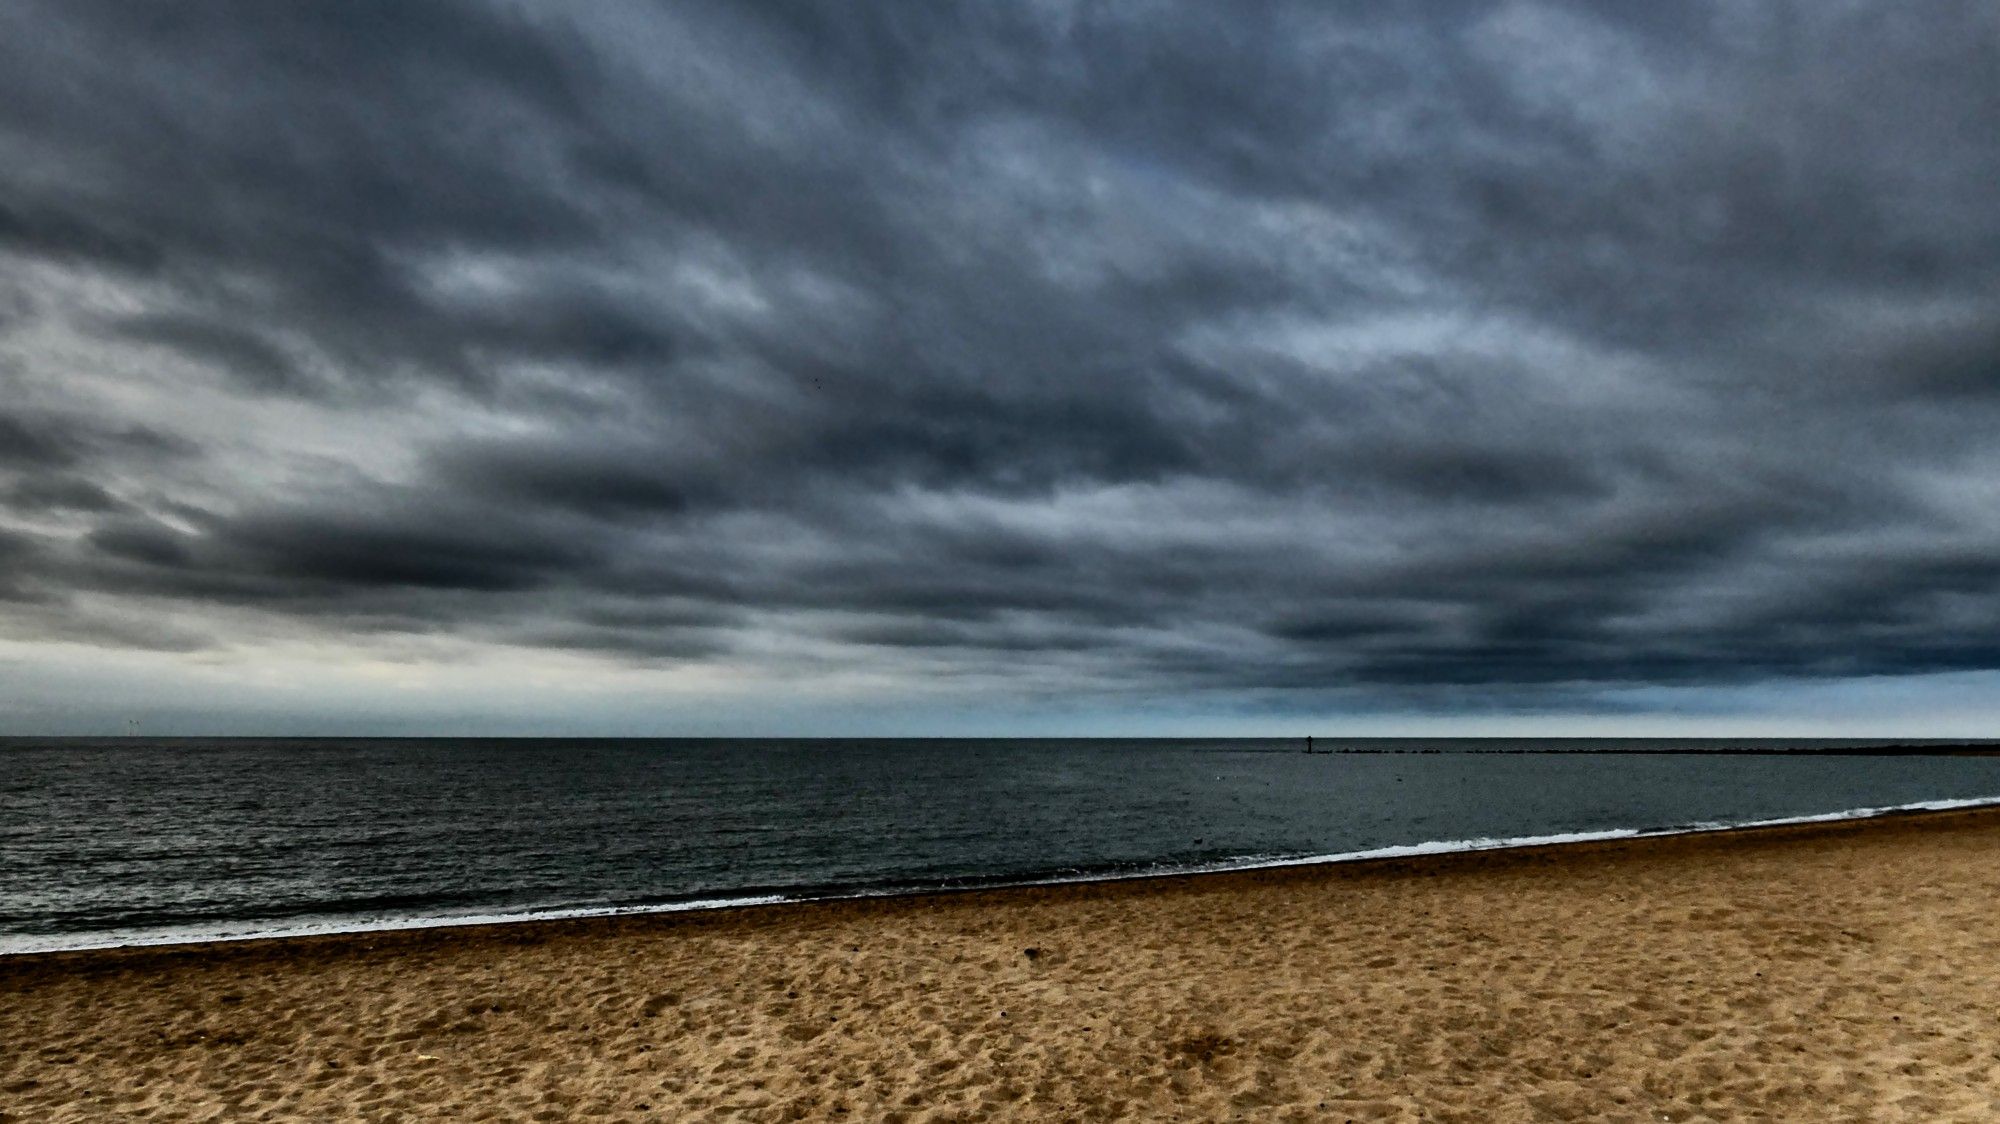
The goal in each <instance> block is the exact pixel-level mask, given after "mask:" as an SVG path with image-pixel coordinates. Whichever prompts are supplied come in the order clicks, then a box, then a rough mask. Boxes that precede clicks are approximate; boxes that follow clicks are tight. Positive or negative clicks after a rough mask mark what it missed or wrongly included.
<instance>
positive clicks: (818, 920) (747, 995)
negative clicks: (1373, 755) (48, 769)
mask: <svg viewBox="0 0 2000 1124" xmlns="http://www.w3.org/2000/svg"><path fill="white" fill-rule="evenodd" d="M1997 855H2000V807H1993V806H1984V807H1979V808H1972V809H1963V810H1947V811H1935V812H1903V813H1891V814H1886V815H1879V816H1875V817H1872V818H1868V819H1847V820H1833V821H1828V820H1820V821H1818V822H1809V823H1793V824H1788V825H1780V826H1771V827H1764V828H1756V829H1743V830H1732V831H1709V832H1703V833H1682V834H1677V835H1665V836H1659V835H1655V836H1643V837H1635V836H1625V837H1619V838H1613V839H1601V840H1597V841H1592V842H1575V843H1567V844H1555V845H1545V846H1539V847H1517V848H1509V849H1499V850H1495V849H1489V850H1484V851H1457V852H1450V853H1435V854H1428V855H1414V856H1406V857H1385V858H1379V859H1374V860H1370V861H1360V862H1346V863H1332V864H1320V865H1292V866H1287V867H1264V868H1259V869H1253V870H1239V871H1232V872H1227V873H1216V874H1192V875H1179V876H1169V877H1160V878H1149V879H1125V880H1120V881H1111V882H1095V883H1079V884H1068V885H1054V886H1030V887H1018V888H1009V889H982V890H970V891H963V892H956V893H945V894H932V895H926V896H917V897H893V898H892V897H880V898H870V899H846V900H839V901H825V902H816V903H808V904H781V905H772V906H762V907H752V908H744V909H733V910H709V911H701V912H683V913H678V914H645V915H628V916H621V917H602V918H590V919H571V920H552V921H540V922H520V923H515V924H507V925H489V926H460V927H452V928H431V929H421V930H399V931H385V932H374V933H362V934H348V935H328V936H317V937H301V938H292V939H264V940H247V941H239V942H228V943H213V944H205V945H179V946H154V947H142V948H123V949H112V950H97V951H79V952H65V953H47V954H41V955H36V956H22V957H10V958H6V959H0V1041H6V1042H9V1043H12V1044H18V1048H17V1049H14V1050H11V1051H0V1121H4V1122H6V1124H14V1122H16V1121H22V1122H25V1121H29V1120H33V1121H37V1122H41V1121H47V1122H49V1124H71V1122H76V1124H81V1122H85V1121H96V1120H103V1119H127V1118H140V1117H144V1118H149V1119H264V1120H272V1121H289V1120H325V1119H357V1120H359V1119H367V1120H390V1119H403V1120H411V1119H443V1118H455V1119H465V1120H530V1119H533V1120H569V1119H580V1118H591V1119H603V1120H615V1121H634V1122H637V1121H651V1120H659V1119H741V1120H748V1121H770V1122H773V1124H778V1122H783V1121H796V1120H880V1121H885V1122H888V1121H899V1122H901V1124H946V1122H948V1121H962V1120H968V1119H1008V1120H1134V1121H1136V1120H1147V1121H1151V1120H1187V1121H1194V1120H1204V1121H1206V1120H1224V1119H1241V1120H1288V1121H1318V1120H1350V1121H1369V1122H1374V1124H1417V1122H1418V1121H1431V1122H1447V1121H1451V1122H1459V1124H1473V1122H1475V1121H1477V1122H1481V1124H1487V1122H1491V1124H1514V1122H1520V1124H1527V1122H1530V1121H1544V1120H1551V1119H1555V1120H1566V1119H1597V1120H1609V1121H1631V1122H1635V1124H1636V1122H1638V1121H1648V1122H1658V1121H1662V1120H1667V1121H1677V1122H1679V1121H1695V1120H1711V1119H1730V1120H1765V1121H1774V1122H1775V1121H1793V1120H1800V1121H1805V1120H1810V1121H1819V1120H1826V1121H1863V1120H1866V1121H1897V1120H1907V1121H1926V1122H1928V1121H1945V1120H1952V1121H1956V1120H1965V1121H1974V1120H1991V1119H1993V1118H1994V1113H1995V1110H1996V1107H2000V1054H1996V1053H1995V1050H1994V1046H1993V1042H1994V1038H1993V1035H1994V1030H1995V1027H1996V1025H2000V1024H1996V1022H1995V1015H1994V1012H1995V1011H1996V1010H2000V968H1996V967H1995V965H1996V964H2000V929H1996V928H1995V925H1994V921H1993V907H1994V903H1995V902H2000V863H1996V862H1995V861H1994V858H1995V857H1996V856H1997Z"/></svg>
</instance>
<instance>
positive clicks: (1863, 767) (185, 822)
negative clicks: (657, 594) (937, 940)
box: [0, 738, 2000, 952]
mask: <svg viewBox="0 0 2000 1124" xmlns="http://www.w3.org/2000/svg"><path fill="white" fill-rule="evenodd" d="M1319 744H1320V745H1321V746H1322V747H1329V746H1330V744H1336V743H1329V742H1328V741H1326V740H1322V741H1321V742H1320V743H1319ZM1337 744H1339V745H1341V746H1344V747H1348V748H1352V749H1359V750H1367V751H1370V752H1352V753H1349V752H1336V753H1321V754H1316V755H1312V756H1307V755H1305V754H1303V753H1301V752H1300V743H1299V742H1297V741H1282V742H1280V741H1253V740H1241V741H1235V740H1221V741H1158V740H1144V741H1123V740H1120V741H1014V740H1008V741H969V740H942V739H941V740H908V741H901V740H892V741H884V740H863V741H833V740H810V741H805V740H801V741H711V740H680V739H675V740H632V741H602V740H593V741H581V740H577V741H569V740H475V739H466V740H286V741H277V740H235V739H229V740H117V741H78V740H56V739H19V738H17V739H0V952H23V951H35V950H44V949H56V948H80V947H94V946H102V945H114V944H130V943H151V942H158V941H172V940H192V939H208V938H217V937H241V936H251V935H259V934H268V933H287V932H312V931H326V930H352V929H365V928H371V927H394V926H405V925H413V924H424V923H439V922H444V921H452V920H465V919H499V918H506V917H520V916H539V915H547V914H559V915H560V914H567V913H579V912H581V913H589V912H608V911H620V910H628V909H661V908H689V907H699V906H704V905H712V904H722V903H730V902H742V901H751V900H771V899H782V898H795V897H817V896H831V895H847V894H860V893H882V892H896V891H904V890H920V889H932V888H940V887H953V886H971V885H982V884H1004V883H1019V882H1037V881H1049V880H1061V879H1076V878H1093V877H1118V876H1130V875H1140V874H1151V873H1166V872H1172V871H1178V870H1203V869H1226V868H1230V867H1237V866H1253V865H1260V864H1271V863H1282V862H1293V861H1312V860H1318V859H1324V858H1327V857H1337V856H1345V855H1354V854H1356V853H1362V852H1371V851H1380V850H1383V849H1399V848H1400V849H1412V850H1437V849H1452V848H1458V847H1464V846H1469V845H1491V844H1492V843H1493V842H1495V841H1524V840H1535V839H1547V838H1555V837H1564V836H1575V835H1580V834H1582V835H1588V834H1593V833H1600V834H1601V833H1612V834H1617V833H1627V832H1650V831H1663V830H1683V829H1690V828H1695V827H1702V826H1716V825H1724V824H1742V823H1750V822H1761V821H1768V820H1774V819H1787V818H1798V817H1813V816H1828V815H1837V814H1847V813H1852V812H1854V811H1856V810H1858V809H1879V808H1889V807H1900V806H1907V805H1912V804H1919V803H1925V802H1939V801H1990V800H2000V756H1966V755H1933V754H1923V753H1910V752H1907V751H1905V752H1898V753H1882V754H1869V753H1851V752H1850V753H1839V754H1832V753H1826V752H1823V751H1826V750H1829V749H1835V748H1838V747H1841V746H1843V745H1851V743H1831V742H1784V743H1768V742H1767V743H1758V742H1747V741H1732V742H1695V741H1637V740H1634V741H1565V742H1561V743H1545V742H1531V741H1469V740H1431V741H1409V742H1374V741H1348V742H1340V743H1337ZM1388 749H1396V750H1401V751H1402V752H1379V751H1382V750H1388ZM1555 750H1559V751H1555ZM1496 751H1499V752H1496ZM1709 751H1730V752H1709ZM1746 751H1748V752H1746ZM1814 751H1821V752H1814Z"/></svg>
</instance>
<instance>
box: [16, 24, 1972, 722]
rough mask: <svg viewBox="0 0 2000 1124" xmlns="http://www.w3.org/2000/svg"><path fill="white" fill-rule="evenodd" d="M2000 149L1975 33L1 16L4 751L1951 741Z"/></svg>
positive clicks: (1844, 27)
mask: <svg viewBox="0 0 2000 1124" xmlns="http://www.w3.org/2000/svg"><path fill="white" fill-rule="evenodd" d="M1996 183H2000V12H1996V9H1995V8H1994V6H1993V5H1991V4H1985V3H1973V2H1966V3H1949V2H1935V3H1933V2H1918V3H1904V4H1890V3H1800V4H1795V5H1784V4H1759V3H1747V4H1746V3H1731V4H1721V3H1714V4H1704V3H1687V4H1670V5H1661V4H1640V3H1633V4H1584V3H1575V4H1565V3H1539V4H1537V3H1512V4H1473V3H1442V2H1426V3H1410V4H1379V5H1325V4H1298V5H1291V4H1275V3H1274V4H1256V3H1251V4H1231V5H1207V4H1191V3H1190V4H1061V3H1020V4H1009V5H996V4H923V5H916V4H875V5H846V4H841V5H835V4H784V3H769V4H762V3H760V4H749V3H742V4H703V3H674V4H651V3H624V2H620V0H605V2H602V3H593V4H589V5H529V4H512V3H504V4H503V3H486V4H479V3H438V2H428V3H408V2H404V0H397V2H388V0H383V2H379V3H372V2H347V3H340V4H286V5H256V6H247V7H246V6H243V5H237V4H223V3H203V2H189V3H181V4H174V5H166V6H154V5H134V4H130V3H123V2H110V0H106V2H96V0H48V2H40V0H17V2H15V3H10V4H8V5H5V6H4V7H0V729H13V730H20V731H28V730H39V729H97V728H114V727H115V726H116V725H117V724H119V723H122V722H123V721H124V720H125V719H126V718H127V717H128V716H129V717H138V718H141V719H142V720H144V721H146V722H149V723H153V724H155V725H157V726H159V727H161V728H163V729H164V728H173V729H182V728H185V729H197V728H199V729H232V730H248V729H266V728H283V729H286V730H292V729H299V728H311V729H356V730H363V729H369V730H372V729H389V728H395V729H411V728H435V729H437V730H439V731H440V732H450V731H452V730H456V729H474V728H478V729H523V730H528V729H534V730H547V731H552V732H553V731H559V730H561V729H568V728H579V729H581V728H585V727H589V728H592V729H599V728H603V729H619V730H634V731H636V730H641V729H655V728H657V729H662V730H669V731H672V732H697V731H700V732H733V731H739V730H740V731H749V732H779V730H780V729H782V730H784V731H788V732H798V733H812V732H817V731H819V730H820V729H827V730H829V731H830V730H832V729H836V728H838V729H866V730H872V731H901V732H925V731H926V730H930V729H938V730H941V731H945V732H955V731H956V730H957V729H959V728H967V729H970V728H977V729H979V730H980V731H982V732H1002V733H1004V732H1009V731H1011V730H1014V729H1021V730H1024V731H1030V732H1049V731H1050V730H1051V729H1052V728H1057V727H1062V728H1068V727H1064V725H1063V724H1064V723H1069V724H1070V725H1071V726H1074V727H1077V728H1085V729H1088V730H1089V731H1090V732H1101V731H1106V730H1119V729H1131V730H1134V731H1143V732H1158V731H1160V730H1161V729H1162V728H1164V727H1173V728H1181V727H1182V726H1185V727H1187V728H1193V727H1197V726H1199V727H1202V728H1204V729H1218V730H1220V729H1246V730H1247V729H1258V730H1262V729H1278V728H1290V727H1291V726H1295V725H1297V724H1298V723H1299V722H1300V721H1304V720H1308V719H1310V720H1315V721H1317V720H1319V719H1322V718H1325V719H1329V720H1330V719H1334V718H1337V717H1339V716H1349V718H1350V720H1351V721H1353V722H1355V723H1356V724H1357V725H1365V726H1369V727H1370V728H1371V729H1378V730H1381V729H1391V728H1397V727H1398V725H1399V724H1403V725H1407V726H1408V727H1409V728H1412V729H1416V728H1425V729H1429V728H1432V727H1433V726H1435V725H1436V724H1437V723H1441V722H1442V723H1447V724H1449V723H1459V725H1457V726H1453V727H1452V728H1454V729H1472V728H1475V727H1476V728H1494V729H1501V728H1513V724H1518V723H1521V722H1525V721H1536V722H1544V723H1546V725H1547V726H1548V728H1575V729H1584V728H1586V727H1589V726H1590V725H1591V723H1606V722H1609V723H1619V722H1624V723H1628V724H1633V723H1653V724H1656V725H1660V724H1664V726H1663V727H1662V728H1665V726H1675V724H1676V723H1680V724H1686V723H1690V722H1692V723H1695V724H1700V723H1710V724H1712V725H1714V726H1716V727H1717V728H1721V727H1727V726H1730V724H1731V723H1735V724H1737V725H1738V726H1742V727H1743V728H1749V727H1753V726H1755V727H1759V728H1762V725H1768V724H1774V723H1775V724H1778V725H1783V724H1784V723H1787V722H1791V723H1794V724H1802V725H1801V727H1800V728H1803V726H1810V725H1813V724H1815V723H1820V724H1825V723H1830V722H1831V723H1836V724H1838V723H1840V722H1847V723H1852V724H1855V725H1856V726H1857V728H1858V727H1859V726H1861V725H1866V724H1867V723H1869V722H1871V721H1872V722H1876V723H1877V724H1878V725H1884V727H1885V728H1886V727H1888V726H1894V727H1897V728H1906V727H1907V728H1911V729H1916V728H1928V727H1925V725H1924V724H1925V723H1926V722H1929V723H1931V724H1932V725H1933V726H1937V727H1938V728H1940V729H1942V728H1945V727H1949V728H1950V729H1949V731H1948V732H1970V731H1971V730H1972V728H1973V727H1978V726H1980V725H1981V724H1982V723H1984V722H1985V721H1987V720H1990V719H1991V718H1992V717H1994V716H1995V714H1994V712H1995V710H1996V709H2000V708H1996V707H1994V706H1991V705H1982V704H1981V703H1980V701H1979V700H1981V699H1984V698H1987V697H1992V696H1991V694H1990V690H1991V688H1992V687H1993V686H1994V685H1995V683H1996V682H2000V678H1996V677H1995V676H1993V675H1992V674H1991V673H1992V672H1993V671H1994V670H1995V669H1996V668H2000V639H1996V637H2000V441H1996V440H1995V438H1994V435H1995V434H1996V433H2000V207H1996V206H1995V205H1994V204H1995V193H1994V185H1995V184H1996ZM1840 699H1847V700H1858V701H1851V702H1850V703H1847V704H1840V703H1829V701H1828V700H1840ZM1830 708H1831V709H1830ZM1677 716H1678V717H1677ZM1829 716H1833V717H1829ZM1961 727H1963V729H1961ZM1322 728H1325V727H1322ZM1633 728H1635V729H1636V726H1635V727H1633ZM1676 728H1678V727H1676ZM1731 728H1734V727H1731Z"/></svg>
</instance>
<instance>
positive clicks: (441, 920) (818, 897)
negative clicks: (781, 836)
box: [0, 796, 2000, 956]
mask: <svg viewBox="0 0 2000 1124" xmlns="http://www.w3.org/2000/svg"><path fill="white" fill-rule="evenodd" d="M1990 807H2000V796H1981V797H1970V798H1965V799H1951V800H1919V801H1917V802H1915V803H1911V804H1890V805H1884V806H1882V807H1876V808H1850V809H1848V810H1846V811H1841V812H1823V813H1819V814H1816V815H1810V816H1784V817H1780V818H1778V819H1768V820H1748V821H1745V822H1743V823H1725V822H1721V821H1714V822H1698V823H1693V824H1687V825H1684V826H1681V827H1667V828H1630V827H1618V828H1605V829H1601V830H1597V831H1569V832H1558V833H1555V834H1551V835H1517V836H1508V837H1505V838H1476V839H1451V840H1433V841H1428V842H1423V843H1404V844H1397V845H1395V846H1389V847H1373V848H1369V849H1367V850H1361V851H1335V852H1329V853H1327V854H1318V855H1269V856H1262V855H1252V856H1244V857H1241V858H1234V859H1220V860H1217V861H1214V862H1206V863H1183V864H1161V865H1160V866H1159V867H1157V868H1156V869H1153V870H1148V871H1140V872H1119V873H1114V874H1092V873H1082V872H1079V873H1077V874H1074V875H1057V876H1054V877H1047V878H1034V879H1023V880H1021V881H1018V882H1000V883H991V884H984V885H981V886H979V887H977V888H978V889H1002V888H1005V887H1009V886H1066V885H1078V884H1084V883H1094V882H1127V881H1138V880H1144V879H1153V878H1174V877H1180V876H1183V875H1189V874H1222V873H1227V872H1230V871H1240V870H1272V869H1277V868H1281V867H1295V866H1324V865H1330V864H1334V863H1356V862H1369V861H1371V860H1380V859H1407V858H1420V857H1422V856H1425V855H1451V854H1465V853H1469V852H1475V851H1504V850H1512V849H1518V848H1524V847H1550V846H1560V845H1562V844H1565V843H1601V842H1607V841H1611V840H1618V839H1657V838H1662V837H1665V836H1674V835H1700V834H1704V833H1709V832H1718V831H1742V830H1746V829H1750V828H1760V827H1792V826H1796V825H1800V824H1816V823H1841V822H1844V821H1848V820H1866V819H1874V818H1876V817H1878V816H1893V815H1902V814H1907V813H1911V812H1950V811H1957V810H1960V809H1965V808H1990ZM931 892H937V891H926V890H909V889H898V890H875V891H860V892H855V893H835V894H761V895H756V896H750V897H738V898H704V899H700V900H695V901H683V902H670V903H666V904H660V905H637V906H579V907H568V908H556V909H528V910H519V911H516V912H511V913H467V914H448V915H440V916H432V917H396V918H377V919H355V918H325V919H321V920H313V921H292V922H278V923H266V924H263V925H258V924H257V923H255V922H247V923H244V924H242V925H237V926H225V925H217V926H204V927H195V926H181V927H175V928H172V929H158V930H148V931H146V932H143V933H130V934H121V933H109V934H104V933H91V934H76V935H56V936H35V937H0V956H16V955H24V954H28V953H36V952H81V951H85V950H89V949H104V948H141V947H151V946H159V945H185V944H205V943H211V942H231V941H253V940H269V939H274V938H282V937H310V936H330V935H335V934H351V933H380V932H393V931H399V930H404V929H442V928H451V927H457V926H470V925H508V924H515V923H519V922H523V921H563V920H571V919H581V918H591V917H631V916H637V915H642V914H658V913H691V912H700V911H707V910H716V909H740V908H743V907H745V906H760V905H779V904H787V903H791V904H797V903H804V902H818V901H851V900H855V899H862V898H884V897H905V896H912V895H915V894H922V893H931Z"/></svg>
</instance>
